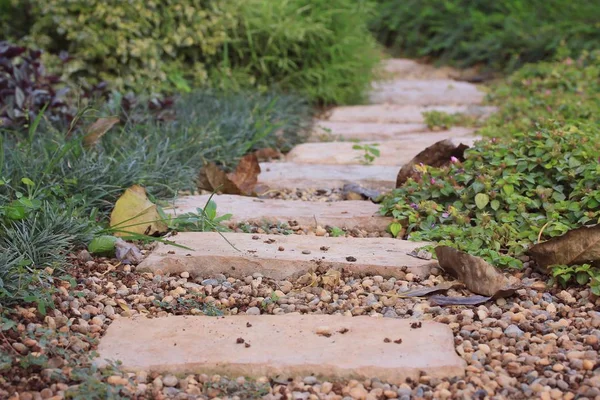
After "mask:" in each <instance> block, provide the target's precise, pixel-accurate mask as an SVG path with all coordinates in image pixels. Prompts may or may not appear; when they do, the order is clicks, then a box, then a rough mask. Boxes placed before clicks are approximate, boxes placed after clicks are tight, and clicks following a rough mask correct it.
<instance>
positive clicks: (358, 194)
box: [342, 183, 381, 202]
mask: <svg viewBox="0 0 600 400" xmlns="http://www.w3.org/2000/svg"><path fill="white" fill-rule="evenodd" d="M342 194H343V195H344V199H345V200H371V201H373V202H375V200H376V199H377V198H378V197H379V196H381V192H380V191H378V190H372V189H367V188H364V187H362V186H360V185H358V184H356V183H347V184H345V185H344V187H343V188H342Z"/></svg>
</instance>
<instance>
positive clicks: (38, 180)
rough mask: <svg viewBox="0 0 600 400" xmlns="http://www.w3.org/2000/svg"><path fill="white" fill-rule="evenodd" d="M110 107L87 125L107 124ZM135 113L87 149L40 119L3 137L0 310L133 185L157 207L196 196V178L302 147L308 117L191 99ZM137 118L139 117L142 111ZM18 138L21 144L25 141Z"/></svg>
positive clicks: (85, 236)
mask: <svg viewBox="0 0 600 400" xmlns="http://www.w3.org/2000/svg"><path fill="white" fill-rule="evenodd" d="M116 111H118V110H115V109H111V107H110V105H108V106H106V107H103V108H101V109H99V111H95V112H94V113H92V112H91V111H88V112H87V113H84V114H83V115H84V117H85V116H86V115H87V116H88V118H90V119H93V118H95V117H96V116H100V115H108V114H112V113H115V112H116ZM138 111H139V110H132V111H131V112H129V113H128V114H126V115H125V117H124V123H123V124H122V125H120V126H118V127H115V128H113V130H111V131H110V132H108V133H107V134H106V135H105V136H104V137H103V138H102V140H101V141H100V142H99V143H98V144H97V145H96V146H95V147H94V148H91V149H88V148H86V147H85V146H84V145H83V144H82V142H81V135H80V134H78V133H75V134H74V135H72V136H71V137H69V138H67V137H65V134H64V132H65V131H66V128H65V127H62V128H61V127H58V128H57V127H56V126H53V125H51V124H49V123H45V122H44V121H43V120H42V121H41V123H40V124H39V125H38V126H37V127H34V126H33V124H32V129H31V130H32V131H31V132H4V133H3V134H2V143H1V144H2V151H1V152H0V156H1V157H0V158H1V159H0V161H1V163H0V168H1V171H0V176H1V177H2V178H1V179H2V184H1V185H0V223H1V224H2V231H1V232H0V251H1V253H2V261H3V262H2V265H1V266H0V279H1V281H0V302H1V303H3V304H6V303H8V302H14V301H16V302H20V301H24V300H25V299H26V298H30V296H31V294H32V290H34V289H33V288H35V287H38V288H39V285H40V284H42V285H44V284H47V283H48V282H50V280H51V277H50V275H51V273H47V272H44V271H46V268H47V267H50V268H52V269H57V270H59V269H60V267H61V265H62V264H64V262H65V261H66V256H67V254H68V253H69V252H70V251H71V250H73V249H74V248H75V247H78V246H82V245H85V244H87V243H88V242H89V240H90V239H91V237H93V236H94V235H95V234H96V233H98V232H100V229H101V228H102V227H103V226H105V224H106V217H107V215H108V213H109V212H110V211H111V209H112V207H113V205H114V202H115V201H116V199H117V198H118V197H119V196H120V195H121V194H122V193H123V191H124V189H126V188H128V187H130V186H131V185H133V184H140V185H142V186H144V187H146V189H147V190H148V193H149V194H150V195H151V196H152V197H153V198H155V199H169V198H172V197H173V196H175V195H176V194H177V193H178V191H180V190H190V189H192V190H193V189H194V187H195V179H196V174H197V171H198V169H199V168H200V167H201V166H202V165H203V163H204V162H207V161H210V162H216V163H218V164H220V165H221V166H222V167H223V168H225V169H231V168H232V167H234V166H235V165H236V164H237V161H238V160H239V158H240V157H242V156H243V155H245V154H246V153H248V152H250V151H252V150H256V149H258V148H261V147H275V148H278V149H282V150H286V149H289V148H290V147H291V146H292V145H293V144H295V143H298V142H299V141H301V140H303V138H304V136H305V134H306V133H307V132H308V129H309V127H310V124H311V122H310V115H311V109H310V107H309V106H308V104H307V103H306V102H305V101H304V100H302V99H301V98H299V97H294V96H288V95H277V94H273V93H270V94H256V93H244V94H235V95H234V94H219V93H216V92H196V93H192V94H190V95H187V96H184V97H182V98H180V99H179V100H178V101H177V102H176V104H175V106H174V112H175V115H176V119H175V120H172V121H162V122H161V121H156V120H153V119H145V120H144V121H142V122H141V123H138V122H139V121H140V118H137V117H136V112H138ZM139 112H143V110H142V111H139ZM24 133H25V134H26V135H24Z"/></svg>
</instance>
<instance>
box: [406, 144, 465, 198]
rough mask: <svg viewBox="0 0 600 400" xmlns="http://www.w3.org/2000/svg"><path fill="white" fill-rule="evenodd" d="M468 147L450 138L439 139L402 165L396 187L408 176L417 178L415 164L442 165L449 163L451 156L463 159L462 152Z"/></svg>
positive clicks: (417, 173)
mask: <svg viewBox="0 0 600 400" xmlns="http://www.w3.org/2000/svg"><path fill="white" fill-rule="evenodd" d="M468 148H469V146H467V145H464V144H462V143H461V144H459V145H458V146H457V145H455V144H454V143H452V140H450V139H446V140H440V141H439V142H437V143H434V144H432V145H431V146H429V147H428V148H426V149H425V150H423V151H422V152H420V153H419V154H417V155H416V156H415V157H414V158H413V159H412V160H410V161H409V162H408V163H406V164H404V165H403V166H402V168H401V169H400V172H398V176H397V177H396V187H397V188H399V187H400V186H402V185H404V183H405V182H406V181H407V180H408V178H413V179H414V178H418V176H419V172H417V171H415V168H414V167H415V165H419V164H424V165H430V166H432V167H442V166H444V165H446V164H448V163H450V159H451V157H456V158H458V159H459V160H464V153H465V150H466V149H468Z"/></svg>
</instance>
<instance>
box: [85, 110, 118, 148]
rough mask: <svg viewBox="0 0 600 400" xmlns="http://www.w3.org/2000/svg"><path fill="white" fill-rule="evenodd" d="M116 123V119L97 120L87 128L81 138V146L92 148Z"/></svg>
mask: <svg viewBox="0 0 600 400" xmlns="http://www.w3.org/2000/svg"><path fill="white" fill-rule="evenodd" d="M117 122H119V118H117V117H108V118H98V120H97V121H96V122H94V123H93V124H92V125H90V126H89V127H88V128H87V130H86V134H85V136H84V137H83V145H84V146H85V147H92V146H94V145H95V144H96V143H98V141H99V140H100V138H102V136H104V134H105V133H106V132H108V131H109V130H110V128H112V127H113V126H114V125H115V124H116V123H117Z"/></svg>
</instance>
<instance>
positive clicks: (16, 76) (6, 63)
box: [0, 42, 73, 127]
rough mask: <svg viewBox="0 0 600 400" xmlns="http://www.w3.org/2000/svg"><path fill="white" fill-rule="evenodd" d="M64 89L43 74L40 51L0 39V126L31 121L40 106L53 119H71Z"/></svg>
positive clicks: (56, 81)
mask: <svg viewBox="0 0 600 400" xmlns="http://www.w3.org/2000/svg"><path fill="white" fill-rule="evenodd" d="M67 91H68V89H67V88H64V87H61V83H60V79H59V78H58V77H57V76H54V75H47V74H46V71H45V68H44V66H43V64H42V63H41V52H40V51H34V50H29V49H27V48H25V47H21V46H14V45H11V44H9V43H8V42H0V127H6V126H18V125H24V124H26V123H32V122H33V121H34V120H35V118H36V116H37V115H38V114H39V112H40V111H41V110H42V109H47V113H46V115H47V116H49V117H50V118H51V119H53V120H55V121H56V120H61V119H63V118H68V119H69V120H70V119H72V118H73V114H72V109H70V108H69V107H68V105H67V103H66V101H65V95H66V92H67Z"/></svg>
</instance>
